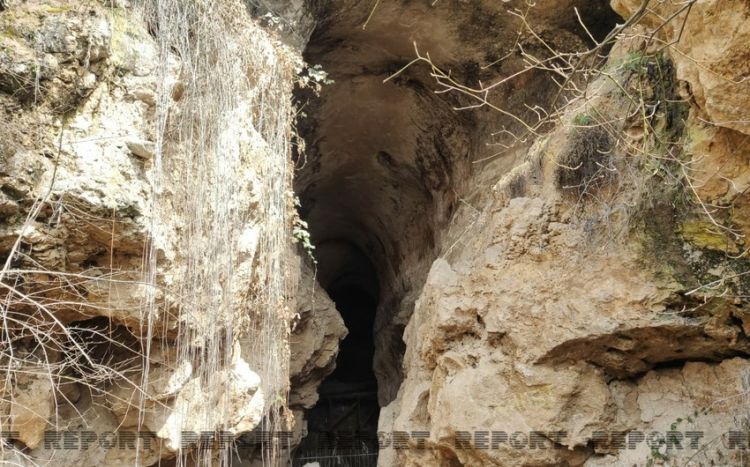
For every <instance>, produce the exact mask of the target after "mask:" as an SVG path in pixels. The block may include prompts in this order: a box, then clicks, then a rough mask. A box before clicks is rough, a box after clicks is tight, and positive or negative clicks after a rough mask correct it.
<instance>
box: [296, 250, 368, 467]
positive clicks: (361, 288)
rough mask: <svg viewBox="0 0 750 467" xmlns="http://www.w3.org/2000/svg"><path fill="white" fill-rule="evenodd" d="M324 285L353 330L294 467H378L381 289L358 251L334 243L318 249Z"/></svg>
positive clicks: (310, 419)
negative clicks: (312, 464) (376, 362)
mask: <svg viewBox="0 0 750 467" xmlns="http://www.w3.org/2000/svg"><path fill="white" fill-rule="evenodd" d="M317 256H318V258H319V259H318V261H319V271H318V274H319V280H320V283H321V285H322V286H323V287H324V288H325V289H326V292H328V295H329V297H330V298H331V300H333V302H334V303H335V304H336V309H337V310H338V311H339V313H340V314H341V317H342V319H343V320H344V325H345V326H346V328H347V330H348V334H347V336H346V338H344V340H343V341H341V343H340V344H339V352H338V356H337V358H336V369H335V370H334V371H333V373H331V374H330V375H329V376H328V377H327V378H326V379H325V380H324V381H323V383H322V384H321V385H320V387H319V388H318V394H319V399H318V403H317V404H316V405H315V406H314V407H313V408H312V409H309V410H307V412H306V418H307V431H308V435H307V437H305V439H304V440H303V441H302V443H301V444H300V446H299V448H298V449H297V451H296V454H295V461H294V465H295V466H303V465H305V464H306V463H310V462H318V463H319V464H320V466H321V467H322V466H342V465H344V466H350V465H351V466H374V465H375V464H376V462H377V429H378V415H379V413H380V406H379V404H378V383H377V378H376V377H375V372H374V370H373V364H374V357H375V340H374V326H375V314H376V310H377V308H378V299H379V292H380V291H379V286H378V281H377V275H376V272H375V268H374V267H373V265H372V263H371V262H370V260H369V259H368V258H367V257H366V256H365V255H364V254H363V253H362V252H361V251H360V250H359V249H358V248H356V247H355V246H353V245H351V244H348V243H347V242H346V241H329V242H325V243H324V244H322V245H320V246H319V248H318V254H317Z"/></svg>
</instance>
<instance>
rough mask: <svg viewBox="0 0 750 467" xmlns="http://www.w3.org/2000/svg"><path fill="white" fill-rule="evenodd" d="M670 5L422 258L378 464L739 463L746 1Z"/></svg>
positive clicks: (640, 28)
mask: <svg viewBox="0 0 750 467" xmlns="http://www.w3.org/2000/svg"><path fill="white" fill-rule="evenodd" d="M646 3H647V2H646ZM676 3H678V2H658V4H657V5H654V6H653V8H651V9H648V10H647V11H646V13H645V16H644V17H643V20H642V21H640V22H639V23H638V25H634V26H631V27H630V28H629V29H626V30H625V31H623V32H622V34H621V35H620V38H619V40H618V42H617V43H616V44H615V46H614V48H613V49H612V51H610V53H609V56H608V60H607V63H606V64H604V65H603V66H602V68H601V69H602V70H603V72H602V75H603V76H600V77H599V78H597V79H596V80H594V81H593V82H590V83H589V84H588V85H587V89H586V91H585V92H584V93H583V95H584V96H585V98H582V99H578V100H576V101H573V102H571V103H570V104H569V105H568V107H567V110H566V112H565V114H564V115H563V116H562V117H561V119H560V122H559V123H558V124H557V125H556V127H557V128H556V129H555V130H554V131H552V132H551V133H549V134H546V135H544V136H542V137H540V138H537V139H536V140H535V142H534V144H533V145H532V146H531V148H530V149H529V150H528V153H527V155H526V157H525V158H524V160H522V161H521V163H520V164H518V165H516V166H515V167H514V168H513V169H512V170H511V171H509V172H508V173H507V174H506V175H504V176H501V177H499V181H498V182H497V183H496V184H495V185H494V187H493V188H492V191H491V193H492V196H491V198H490V199H489V200H488V202H487V203H486V204H484V205H483V206H481V208H480V211H481V213H480V214H479V215H478V216H475V217H473V218H474V219H476V221H474V222H473V223H472V224H469V225H468V227H467V228H466V231H465V232H464V233H462V235H460V236H456V237H454V238H452V239H450V243H449V245H451V247H450V248H444V249H443V252H442V253H441V255H440V257H439V258H438V259H437V260H436V261H435V262H433V263H432V266H431V268H430V272H429V274H428V276H427V280H426V283H425V286H424V288H423V289H422V292H421V294H420V296H419V298H418V299H417V302H416V305H415V308H414V314H413V315H412V317H411V319H410V320H409V324H408V326H407V328H406V332H405V334H404V342H405V343H406V349H407V350H406V354H405V357H404V372H405V374H406V378H405V380H404V383H403V384H402V385H401V387H400V389H399V393H398V398H397V399H396V400H395V401H394V402H393V403H391V404H390V405H388V406H387V407H385V408H384V409H383V410H382V413H381V419H380V428H381V430H382V431H383V432H386V433H393V432H399V433H402V435H401V438H400V441H398V443H400V444H399V445H398V447H397V448H395V449H394V446H396V443H397V440H399V438H392V439H390V440H389V441H388V442H387V443H386V444H389V446H388V447H387V448H385V449H383V450H381V455H380V458H379V465H383V466H386V465H425V466H426V465H591V466H593V465H612V466H614V465H657V464H662V465H743V464H742V463H743V462H746V459H745V457H746V454H745V451H744V449H745V446H744V445H743V443H742V439H744V434H743V433H745V430H746V429H747V421H746V417H747V415H746V414H747V405H746V400H745V397H746V393H747V388H748V379H747V378H748V374H749V373H748V364H749V362H748V360H747V358H746V357H747V355H748V350H749V349H748V345H749V344H750V341H748V336H747V329H748V321H747V319H748V316H749V315H748V311H747V309H748V308H747V307H748V301H747V296H748V295H747V291H748V288H747V287H748V284H747V282H746V281H745V280H744V279H743V278H744V276H745V274H746V273H747V271H748V262H747V256H746V255H747V249H746V248H747V246H746V237H745V235H744V232H746V229H747V223H746V221H745V217H744V215H743V214H740V213H741V212H743V211H744V210H745V209H746V206H747V203H746V200H745V198H744V196H745V195H744V193H745V191H746V189H745V188H746V180H747V176H748V173H749V172H748V171H747V165H746V163H745V161H746V160H747V156H748V153H747V151H748V147H747V144H746V141H747V134H746V133H747V131H746V128H745V124H746V121H747V120H748V115H749V114H748V111H747V110H746V109H745V108H743V104H742V103H743V102H745V101H746V100H747V99H746V97H747V82H746V81H747V80H746V74H747V73H744V72H743V71H742V70H744V67H745V64H746V62H747V60H746V55H747V54H746V52H747V47H746V44H745V43H746V42H747V41H743V37H744V36H745V35H746V34H747V33H748V28H747V27H746V26H747V23H746V22H745V21H744V18H747V15H748V13H750V11H749V10H748V6H747V4H744V3H742V2H737V3H733V4H732V5H731V7H730V6H729V5H727V4H721V5H722V6H720V5H719V2H711V1H697V2H689V4H680V5H677V4H676ZM613 4H614V7H615V10H616V11H617V12H618V13H619V14H620V15H622V17H623V18H629V17H631V15H633V14H634V13H637V12H638V9H639V7H640V5H641V4H642V2H636V1H634V2H619V1H615V2H613ZM666 18H672V19H673V22H672V21H670V22H668V23H667V24H668V26H666V27H661V28H659V25H661V24H662V23H663V22H664V21H665V19H666ZM651 31H656V32H654V33H653V34H654V37H655V38H656V40H655V41H653V42H651V43H649V42H646V41H644V40H643V38H647V37H649V35H650V34H651ZM665 44H670V46H669V47H665ZM634 60H635V61H636V63H637V66H632V64H633V61H634ZM633 96H638V97H636V98H635V99H633ZM677 102H679V105H675V106H672V105H671V104H670V103H677ZM640 106H644V107H642V108H648V109H649V112H650V115H649V116H648V117H645V118H644V117H643V115H642V113H641V112H639V111H638V110H637V109H638V108H639V107H640ZM638 114H641V115H638ZM743 133H745V134H743ZM730 148H731V149H730ZM592 159H593V160H594V163H593V165H591V164H592V163H591V160H592ZM655 160H658V161H659V162H658V163H656V164H655V165H654V164H653V162H654V161H655ZM633 167H635V169H633ZM649 167H650V168H649ZM605 171H606V172H605ZM654 175H656V177H654ZM464 218H472V217H470V216H465V217H464ZM459 219H460V217H459ZM459 230H460V229H459ZM453 242H455V243H453ZM691 433H692V436H694V437H695V438H694V439H692V438H690V436H691ZM394 439H395V440H394ZM405 440H408V441H405ZM741 445H742V446H741Z"/></svg>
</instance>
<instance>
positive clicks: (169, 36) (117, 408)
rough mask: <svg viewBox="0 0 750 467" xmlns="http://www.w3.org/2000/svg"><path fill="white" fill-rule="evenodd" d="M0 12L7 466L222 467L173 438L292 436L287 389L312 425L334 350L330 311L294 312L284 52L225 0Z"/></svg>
mask: <svg viewBox="0 0 750 467" xmlns="http://www.w3.org/2000/svg"><path fill="white" fill-rule="evenodd" d="M207 6H210V8H209V9H207V10H205V11H203V12H201V10H200V9H201V8H204V7H207ZM0 7H1V8H0V30H2V33H0V107H1V108H2V112H1V113H0V122H1V123H0V150H1V153H0V157H1V158H2V159H1V161H2V162H0V184H1V189H2V191H1V193H0V205H1V206H2V208H0V211H1V214H0V216H1V223H0V238H1V240H0V250H2V257H3V262H4V268H3V270H2V272H1V273H0V275H2V284H3V293H2V297H3V315H2V316H3V320H4V321H3V322H4V325H3V337H2V344H0V346H1V347H0V349H1V350H0V360H2V377H3V381H4V384H3V386H2V388H1V389H0V393H1V394H2V398H0V401H2V403H1V404H0V428H2V431H3V433H4V437H3V445H2V458H3V460H2V462H3V463H5V462H11V463H15V465H38V464H39V463H48V462H52V463H54V464H55V465H151V464H153V463H155V462H157V461H159V459H170V458H174V457H175V456H177V455H180V456H183V457H184V456H188V455H190V456H193V457H195V458H194V459H193V461H194V462H200V463H205V464H206V465H208V464H212V463H216V462H223V463H228V462H229V461H228V457H227V450H226V449H219V450H212V449H207V450H206V449H204V450H198V451H196V452H195V453H194V454H191V449H192V448H193V447H194V446H195V444H196V443H195V440H194V439H192V440H191V439H186V437H185V436H184V433H185V432H194V433H197V432H201V431H211V432H214V431H220V432H222V433H223V435H222V436H224V437H225V438H226V437H227V436H228V437H229V439H230V440H231V439H232V438H234V437H236V436H238V435H240V434H242V433H247V432H250V431H252V430H253V429H254V428H256V427H257V426H258V425H259V424H260V423H261V422H263V423H278V424H279V425H280V426H282V427H286V428H291V427H292V426H293V425H294V422H293V416H292V414H291V412H289V416H288V417H287V419H284V420H281V419H280V417H281V416H278V415H277V408H278V407H280V406H287V405H288V404H287V403H286V399H287V393H288V391H289V378H290V373H289V372H291V377H292V378H293V380H294V381H295V390H294V393H293V395H292V403H291V406H292V407H293V408H301V407H307V406H309V404H311V403H312V402H314V400H315V397H316V396H315V388H316V382H317V383H319V382H320V380H322V378H323V377H325V375H326V374H327V373H328V372H330V371H331V369H332V368H331V360H332V359H334V358H335V354H336V348H337V342H338V340H339V339H341V338H342V337H343V334H344V333H345V329H343V327H342V325H341V323H340V318H339V319H338V321H337V320H336V318H337V316H338V315H337V314H336V313H335V310H334V309H333V308H331V304H330V301H328V302H326V301H325V300H327V297H326V296H325V294H324V293H321V292H319V295H320V298H319V301H318V303H322V304H324V305H326V306H327V308H326V307H324V308H322V309H316V310H317V311H316V312H315V313H311V311H310V310H311V309H310V308H309V303H308V301H307V300H300V301H299V306H300V307H301V308H300V312H299V313H298V314H297V318H296V319H295V320H293V319H292V318H293V316H292V315H293V313H292V312H291V311H290V310H295V308H296V307H297V303H298V302H297V300H296V299H295V295H296V291H297V289H296V284H295V281H296V278H297V276H299V272H298V271H299V269H300V266H299V264H300V262H299V260H298V259H296V253H295V252H294V247H293V246H292V242H291V240H292V238H291V230H292V219H291V216H290V215H289V214H288V213H287V211H291V209H292V196H291V171H290V168H289V165H288V164H287V163H288V162H289V156H290V152H289V139H290V136H289V135H290V129H291V127H290V122H291V120H290V119H291V100H290V96H291V88H292V85H293V83H294V80H295V72H294V70H295V67H297V66H299V64H300V63H301V62H300V59H299V56H298V53H297V52H295V51H293V50H292V49H290V48H288V47H286V46H284V45H283V44H282V43H281V42H280V41H279V40H278V39H276V38H275V37H274V36H273V35H272V34H271V33H270V32H269V31H268V30H266V29H264V28H263V27H262V26H261V25H259V24H258V23H257V22H256V20H255V19H253V18H252V17H251V16H250V14H249V11H248V10H247V8H246V7H245V6H244V4H242V3H240V2H232V1H228V2H222V3H221V4H213V5H208V4H207V3H206V2H191V3H189V4H188V3H181V2H177V3H175V2H169V1H166V2H154V3H150V2H144V3H141V2H127V1H126V2H109V1H106V2H98V1H80V2H66V1H55V0H49V1H47V0H44V1H41V0H40V1H28V2H26V1H9V2H2V3H1V4H0ZM169 15H177V16H175V17H171V18H170V17H169ZM180 15H182V16H180ZM191 15H192V16H191ZM201 15H202V16H201ZM166 20H170V21H171V22H170V23H165V21H166ZM159 21H161V23H159ZM191 21H192V22H191ZM188 25H189V26H190V27H191V28H193V29H192V30H190V31H187V30H186V31H185V34H197V33H202V37H201V43H200V45H196V42H195V41H194V36H186V38H185V41H182V42H180V40H181V37H180V36H179V34H181V32H179V31H177V32H176V31H175V30H177V29H180V28H182V27H183V26H188ZM167 26H169V27H167ZM217 31H218V32H217ZM209 34H213V36H211V35H209ZM217 44H218V46H217ZM211 47H214V48H213V49H212V48H211ZM223 54H231V60H227V59H226V57H225V56H224V55H223ZM211 60H214V62H212V63H208V62H210V61H211ZM250 65H252V66H250ZM227 70H229V71H227ZM196 103H198V105H196ZM309 282H310V279H307V280H306V282H305V284H306V285H305V287H309V289H310V291H312V287H311V286H310V284H309ZM273 293H276V294H277V295H273ZM279 294H280V295H279ZM310 296H312V293H310ZM324 312H325V313H327V314H325V313H324ZM311 314H314V316H311ZM292 321H294V323H295V326H296V327H295V328H294V330H293V331H291V332H292V334H291V337H292V342H291V343H290V340H289V333H290V331H289V329H290V325H291V324H292ZM333 325H336V326H338V327H337V328H336V327H334V328H332V329H328V327H329V326H333ZM324 330H325V331H324ZM295 339H298V340H299V341H300V342H298V341H296V340H295ZM290 347H291V350H290ZM290 352H291V353H292V354H293V355H294V364H293V365H292V366H291V368H290V367H289V364H288V362H289V353H290ZM279 381H280V383H279ZM298 383H299V384H298ZM301 424H302V419H301V413H300V419H299V420H298V422H297V425H301ZM63 431H64V432H66V433H64V434H63V433H62V432H63ZM6 432H7V433H9V435H7V436H6V435H5V433H6ZM140 432H143V434H138V433H140ZM102 437H105V438H106V439H104V438H102ZM63 438H64V439H66V440H68V444H66V447H65V448H63V447H61V444H60V443H62V442H63V441H62V440H63ZM225 441H226V440H225ZM68 445H71V446H73V447H72V448H70V446H68ZM270 449H276V448H274V447H273V446H271V447H270ZM271 454H272V455H275V454H273V453H271ZM268 455H269V453H268V452H266V453H265V456H268ZM183 460H184V459H183Z"/></svg>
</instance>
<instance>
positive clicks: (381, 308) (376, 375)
mask: <svg viewBox="0 0 750 467" xmlns="http://www.w3.org/2000/svg"><path fill="white" fill-rule="evenodd" d="M568 3H569V5H568V7H567V10H566V11H567V13H568V14H566V15H558V14H554V15H551V14H548V13H549V12H547V11H546V10H545V9H542V8H539V9H536V10H534V11H535V20H536V21H538V22H540V23H542V24H545V25H546V27H547V30H548V31H550V32H549V33H548V34H549V37H546V39H547V40H548V41H550V42H551V43H553V45H554V46H555V47H558V48H560V49H561V50H573V49H575V48H576V47H582V46H583V44H585V43H588V41H589V33H591V34H592V35H593V37H594V38H595V39H596V40H599V39H600V38H601V37H603V36H605V35H606V34H607V33H608V32H609V31H610V30H611V27H612V26H613V24H614V21H615V19H616V15H614V14H613V13H612V12H611V10H610V9H609V7H607V6H606V5H605V4H601V5H600V4H598V3H591V2H583V1H582V0H570V2H568ZM605 3H606V2H605ZM316 5H317V7H315V8H313V9H312V10H313V11H312V12H311V15H312V16H314V17H315V21H312V22H311V23H310V24H311V25H312V26H311V27H310V30H309V35H306V36H305V38H304V39H303V40H302V41H301V42H303V43H305V44H306V46H305V48H304V52H303V56H304V59H305V62H306V63H308V64H310V66H311V69H314V70H316V71H315V72H314V73H311V74H310V76H319V73H320V71H321V70H323V71H324V72H325V73H327V79H326V80H324V81H326V82H325V84H322V85H321V86H319V87H316V86H308V87H307V88H305V89H300V90H298V91H297V92H296V95H295V101H296V102H295V103H296V105H297V108H298V109H300V115H302V114H304V116H301V117H300V119H299V120H298V122H297V131H298V134H299V136H300V137H301V138H300V141H304V144H303V146H304V148H299V150H298V151H297V152H296V154H295V163H296V165H297V170H296V172H295V179H294V185H295V186H294V191H295V193H296V194H297V195H298V196H299V200H300V209H299V215H300V217H301V218H302V219H303V220H304V221H306V222H307V224H308V225H309V234H310V238H311V240H312V243H313V244H314V245H315V247H316V249H315V251H314V256H315V258H316V260H317V262H318V263H317V264H318V271H317V279H318V281H319V283H320V285H321V286H322V288H323V289H325V290H326V291H327V292H328V294H329V296H330V297H331V298H332V300H333V301H334V302H335V303H336V307H337V309H338V311H339V312H340V314H341V315H342V318H343V320H344V322H345V326H346V327H347V329H348V330H349V336H348V337H347V338H346V339H345V340H344V341H342V342H341V344H340V348H339V354H338V357H337V360H336V369H335V370H334V371H333V373H332V374H331V375H329V376H328V377H327V378H326V379H325V380H324V382H323V383H322V384H321V386H320V387H319V393H320V401H319V402H318V404H317V405H316V406H315V407H314V408H312V409H307V410H306V414H305V417H306V419H307V430H308V435H307V437H306V438H304V439H303V441H302V444H301V445H300V447H299V448H298V450H297V454H296V455H295V459H297V460H300V459H302V458H305V457H304V456H308V457H307V459H309V460H310V461H315V460H318V461H319V462H321V461H320V459H322V457H317V458H316V457H315V455H322V453H321V452H320V450H317V451H316V449H317V448H318V447H320V446H329V445H330V443H329V441H330V440H328V439H326V438H325V437H326V436H330V433H331V431H332V430H335V431H339V432H347V431H348V432H351V431H352V427H354V428H358V429H362V430H363V431H364V432H366V433H373V434H374V433H375V432H377V431H378V420H379V419H380V422H381V425H383V427H381V428H382V429H381V430H380V431H387V430H388V428H389V426H388V423H389V422H388V420H389V417H392V416H393V414H394V413H395V412H394V411H395V410H398V404H399V401H398V400H397V398H398V392H399V388H400V386H401V384H402V382H403V380H404V377H405V374H404V373H405V370H404V368H403V361H404V355H405V351H406V344H405V342H404V331H405V329H406V326H407V324H408V323H409V319H410V317H411V315H412V313H413V311H414V307H415V303H416V301H417V297H418V296H419V294H420V292H421V289H422V286H423V285H424V282H425V279H426V277H427V274H428V272H429V269H430V266H431V265H432V263H433V261H434V260H435V258H436V257H437V255H438V253H439V252H440V251H441V249H442V248H443V247H445V246H448V245H453V244H455V243H456V242H458V241H459V240H460V237H461V235H462V233H461V232H462V231H461V230H460V229H458V228H456V227H455V226H456V225H460V224H461V223H470V222H474V221H475V220H476V218H477V216H478V213H479V210H478V208H477V206H482V205H483V203H484V201H486V198H487V197H490V196H493V194H492V187H493V186H494V184H495V183H497V181H498V180H499V179H500V177H501V176H502V175H503V174H505V173H507V172H509V171H510V170H511V169H512V168H513V167H514V166H517V165H518V164H520V163H522V162H523V161H524V160H525V159H524V158H525V157H526V149H527V146H528V145H529V143H526V142H524V143H519V144H515V143H513V137H512V135H513V134H522V133H523V125H521V124H520V123H519V122H518V121H517V120H518V119H515V118H510V117H507V116H505V115H503V114H502V113H498V112H492V111H489V109H487V108H480V109H476V110H474V111H469V110H466V111H458V110H457V109H462V108H466V107H467V106H471V104H472V103H473V101H472V100H470V99H469V98H467V97H466V96H462V95H460V94H456V93H444V92H437V91H439V87H438V86H437V85H436V83H435V80H434V77H433V76H432V75H431V74H430V70H429V68H428V67H426V66H413V67H410V68H408V69H404V67H405V66H406V65H407V64H409V63H410V62H411V61H412V60H413V59H414V57H415V44H418V46H419V50H421V51H424V52H425V53H426V52H429V53H430V57H431V59H432V60H434V61H435V63H439V64H441V65H442V66H444V67H445V68H446V69H449V70H450V72H451V76H452V77H453V78H454V79H455V80H457V81H458V82H463V83H469V84H471V85H477V83H479V82H491V81H493V80H495V79H499V78H498V77H501V76H514V78H513V79H510V80H509V81H508V83H506V84H505V85H504V86H503V87H502V88H498V90H497V92H496V93H495V95H493V99H494V100H495V101H496V102H497V103H498V104H499V105H501V106H502V107H507V108H509V109H513V111H514V112H517V114H518V117H519V119H520V120H524V121H526V120H528V121H533V119H534V118H536V117H538V114H536V113H535V110H534V108H537V107H539V108H543V107H544V106H546V105H547V104H548V103H549V102H550V101H552V100H553V99H554V98H555V95H556V93H557V91H558V89H559V88H558V84H557V83H556V82H555V81H554V79H553V78H552V77H551V76H550V74H549V73H548V72H547V71H545V70H541V69H533V70H530V71H529V72H528V73H519V70H521V69H523V68H524V66H525V65H524V62H523V57H522V56H521V53H520V51H519V50H515V49H514V47H515V46H514V44H515V43H516V42H517V38H518V36H519V34H520V33H519V31H521V30H522V25H521V24H519V23H518V22H517V21H516V19H515V17H514V16H512V15H508V14H507V13H506V11H505V8H504V7H502V6H500V5H494V4H490V3H487V4H481V5H474V4H465V3H462V2H453V3H451V4H450V7H448V6H447V3H446V4H443V3H440V4H439V5H440V6H439V7H438V6H436V5H435V4H434V3H433V2H388V3H387V4H385V3H384V4H382V5H380V6H379V7H378V8H377V11H375V12H373V10H372V8H371V5H366V4H360V3H356V5H354V4H350V3H348V2H345V1H333V2H321V3H320V4H316ZM574 7H576V8H578V11H579V13H580V16H581V18H582V19H583V21H584V23H586V24H588V25H593V26H591V27H588V32H587V31H586V30H584V29H582V28H581V27H580V25H579V20H578V19H577V15H576V14H575V12H574ZM553 33H554V34H553ZM527 40H528V44H527V46H526V49H524V50H527V51H532V52H534V53H538V54H540V55H543V54H544V53H545V50H546V49H545V47H543V46H542V45H541V44H536V43H535V42H534V40H533V38H527ZM501 57H505V58H504V59H503V60H499V59H500V58H501ZM400 70H402V72H399V73H398V76H395V77H394V74H395V73H396V72H398V71H400ZM316 88H317V89H316ZM498 129H502V130H503V131H498ZM509 135H510V136H509ZM498 147H511V148H512V149H510V150H507V151H505V152H503V153H502V157H496V153H497V152H498ZM521 195H522V194H521ZM519 196H520V195H519ZM355 402H356V403H355ZM355 406H356V407H357V408H353V407H355ZM381 410H382V411H383V415H381V414H380V413H379V412H380V411H381ZM371 412H372V413H371ZM332 427H333V428H332ZM349 441H351V440H349ZM354 441H355V444H357V443H359V444H358V447H362V446H364V449H360V454H362V455H366V458H365V459H364V460H361V459H360V461H361V462H360V461H356V462H355V461H353V460H352V461H350V462H348V463H343V464H340V463H339V464H336V463H326V462H321V465H374V462H375V460H376V458H377V442H376V441H374V440H373V439H366V440H365V442H364V444H362V442H361V440H354ZM368 443H370V444H368ZM373 449H374V454H373V451H372V450H373ZM357 462H359V463H357ZM367 462H372V463H367ZM303 464H304V463H301V464H299V465H303ZM295 465H297V464H296V463H295Z"/></svg>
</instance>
